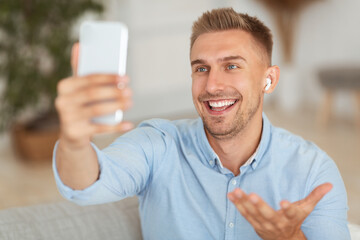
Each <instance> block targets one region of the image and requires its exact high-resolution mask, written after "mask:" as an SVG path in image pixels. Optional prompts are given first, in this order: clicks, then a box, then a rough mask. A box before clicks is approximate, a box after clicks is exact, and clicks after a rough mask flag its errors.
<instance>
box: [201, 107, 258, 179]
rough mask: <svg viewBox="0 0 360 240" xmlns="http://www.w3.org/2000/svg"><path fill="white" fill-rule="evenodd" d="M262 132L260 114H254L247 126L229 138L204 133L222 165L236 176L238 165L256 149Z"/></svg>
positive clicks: (238, 171)
mask: <svg viewBox="0 0 360 240" xmlns="http://www.w3.org/2000/svg"><path fill="white" fill-rule="evenodd" d="M261 132H262V115H261V114H260V115H259V116H254V117H253V119H251V120H250V121H249V123H248V124H247V126H246V127H245V128H244V129H243V130H242V131H241V132H240V133H239V134H237V135H236V136H234V137H231V138H230V139H217V138H214V137H213V136H211V135H210V134H208V133H206V135H207V138H208V140H209V143H210V145H211V147H212V148H213V149H214V151H215V152H216V154H217V155H218V157H219V158H220V161H221V163H222V165H223V166H224V167H226V168H227V169H229V170H230V171H232V172H233V173H234V175H235V176H237V175H238V174H239V173H240V167H241V166H242V165H243V164H244V163H245V162H246V161H247V160H248V159H249V158H250V157H251V156H252V155H253V153H254V152H255V151H256V149H257V147H258V145H259V143H260V139H261Z"/></svg>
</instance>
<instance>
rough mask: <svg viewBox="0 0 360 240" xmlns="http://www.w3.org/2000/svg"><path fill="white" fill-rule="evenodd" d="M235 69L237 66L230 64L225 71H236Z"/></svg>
mask: <svg viewBox="0 0 360 240" xmlns="http://www.w3.org/2000/svg"><path fill="white" fill-rule="evenodd" d="M236 68H238V66H236V65H233V64H230V65H228V66H227V69H228V70H231V69H236Z"/></svg>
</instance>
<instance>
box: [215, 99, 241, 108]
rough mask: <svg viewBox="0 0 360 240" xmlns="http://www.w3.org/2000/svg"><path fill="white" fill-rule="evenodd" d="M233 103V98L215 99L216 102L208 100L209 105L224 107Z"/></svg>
mask: <svg viewBox="0 0 360 240" xmlns="http://www.w3.org/2000/svg"><path fill="white" fill-rule="evenodd" d="M234 103H235V100H231V101H226V100H225V101H216V102H211V101H209V105H210V107H216V108H218V107H224V106H230V105H233V104H234Z"/></svg>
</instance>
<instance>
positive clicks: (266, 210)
mask: <svg viewBox="0 0 360 240" xmlns="http://www.w3.org/2000/svg"><path fill="white" fill-rule="evenodd" d="M331 189H332V184H330V183H324V184H321V185H320V186H318V187H316V188H315V189H314V190H313V191H312V192H311V193H310V194H309V195H308V196H307V197H306V198H304V199H302V200H300V201H297V202H293V203H290V202H289V201H286V200H283V201H281V203H280V206H281V209H279V210H278V211H275V210H274V209H273V208H272V207H270V206H269V205H268V204H267V203H266V202H264V201H263V200H262V199H261V198H260V197H259V196H258V195H256V194H254V193H251V194H246V193H244V192H243V191H242V190H241V189H239V188H237V189H235V190H234V191H233V192H231V193H229V194H228V198H229V199H230V201H232V202H233V203H234V204H235V206H236V207H237V209H238V210H239V212H240V213H241V215H243V216H244V217H245V218H246V220H247V221H249V223H250V224H251V225H252V226H253V227H254V229H255V231H256V233H257V234H258V235H259V236H260V237H261V238H262V239H265V240H270V239H271V240H272V239H276V240H282V239H286V240H291V239H306V237H305V235H304V234H303V232H302V231H301V229H300V227H301V224H302V223H303V221H304V220H305V218H306V217H307V216H308V215H309V214H310V213H311V212H312V211H313V209H314V208H315V206H316V204H317V203H318V202H319V201H320V200H321V199H322V198H323V196H325V194H327V193H328V192H329V191H330V190H331Z"/></svg>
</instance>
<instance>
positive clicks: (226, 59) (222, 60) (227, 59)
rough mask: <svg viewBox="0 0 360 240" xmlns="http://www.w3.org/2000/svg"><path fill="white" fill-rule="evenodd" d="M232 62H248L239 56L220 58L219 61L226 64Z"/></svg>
mask: <svg viewBox="0 0 360 240" xmlns="http://www.w3.org/2000/svg"><path fill="white" fill-rule="evenodd" d="M230 60H242V61H244V62H246V59H245V58H243V57H242V56H239V55H237V56H228V57H224V58H220V59H219V60H218V61H219V62H226V61H230Z"/></svg>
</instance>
